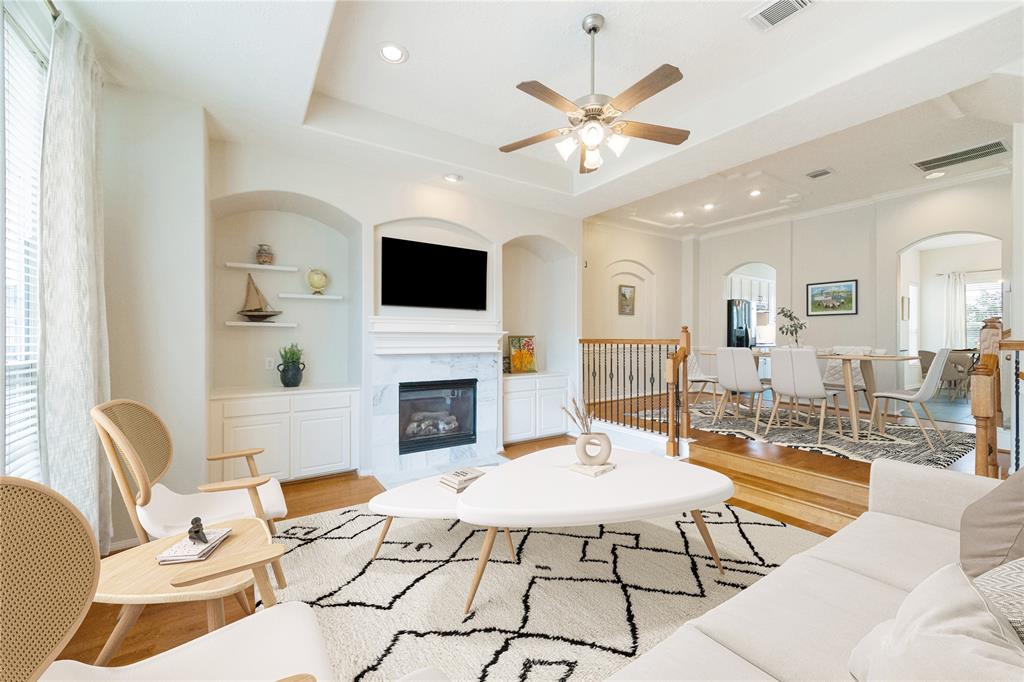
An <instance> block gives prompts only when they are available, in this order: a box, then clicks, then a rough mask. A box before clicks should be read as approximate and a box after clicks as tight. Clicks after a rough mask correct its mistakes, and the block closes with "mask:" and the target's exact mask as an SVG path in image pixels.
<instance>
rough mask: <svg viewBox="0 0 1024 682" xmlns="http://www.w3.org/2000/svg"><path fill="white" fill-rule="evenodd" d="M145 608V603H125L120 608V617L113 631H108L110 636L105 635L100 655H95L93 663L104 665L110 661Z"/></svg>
mask: <svg viewBox="0 0 1024 682" xmlns="http://www.w3.org/2000/svg"><path fill="white" fill-rule="evenodd" d="M144 608H146V605H145V604H125V606H124V609H123V610H122V613H121V617H120V618H119V619H118V621H117V625H115V626H114V631H113V632H111V633H110V637H107V642H106V644H104V645H103V650H102V651H100V655H99V656H97V657H96V663H95V665H106V664H107V663H110V659H112V658H113V657H114V654H116V653H117V650H118V649H120V648H121V643H122V642H123V641H124V638H125V637H126V636H127V635H128V631H129V630H131V629H132V626H133V625H135V621H137V620H138V619H139V616H140V615H142V609H144Z"/></svg>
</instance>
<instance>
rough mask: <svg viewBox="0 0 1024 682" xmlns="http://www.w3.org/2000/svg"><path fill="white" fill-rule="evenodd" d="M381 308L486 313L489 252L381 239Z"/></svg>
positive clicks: (392, 238) (391, 238)
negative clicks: (434, 309) (396, 307)
mask: <svg viewBox="0 0 1024 682" xmlns="http://www.w3.org/2000/svg"><path fill="white" fill-rule="evenodd" d="M380 282H381V301H380V302H381V305H386V306H404V307H409V308H439V309H448V310H486V309H487V252H486V251H481V250H478V249H467V248H462V247H456V246H444V245H441V244H431V243H427V242H419V241H412V240H409V239H397V238H395V237H382V238H381V279H380Z"/></svg>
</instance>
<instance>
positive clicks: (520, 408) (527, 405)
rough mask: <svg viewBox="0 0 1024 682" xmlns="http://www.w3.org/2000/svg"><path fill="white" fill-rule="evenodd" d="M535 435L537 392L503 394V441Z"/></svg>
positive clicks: (533, 436) (528, 438) (518, 439)
mask: <svg viewBox="0 0 1024 682" xmlns="http://www.w3.org/2000/svg"><path fill="white" fill-rule="evenodd" d="M536 437H537V393H536V392H535V391H522V392H517V393H506V394H505V442H506V443H515V442H516V441H520V440H530V439H531V438H536Z"/></svg>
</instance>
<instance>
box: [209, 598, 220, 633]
mask: <svg viewBox="0 0 1024 682" xmlns="http://www.w3.org/2000/svg"><path fill="white" fill-rule="evenodd" d="M222 627H224V600H223V599H209V600H207V602H206V631H207V632H213V631H214V630H216V629H217V628H222Z"/></svg>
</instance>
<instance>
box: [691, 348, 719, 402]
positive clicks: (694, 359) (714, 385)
mask: <svg viewBox="0 0 1024 682" xmlns="http://www.w3.org/2000/svg"><path fill="white" fill-rule="evenodd" d="M686 377H687V379H689V380H690V385H689V386H688V387H687V390H688V391H690V392H693V387H694V386H695V385H696V384H700V391H699V392H698V393H697V397H696V398H694V399H693V402H694V403H695V404H696V403H698V402H700V399H701V396H703V395H704V391H706V390H707V388H708V386H711V403H712V404H713V405H715V404H717V403H718V377H717V376H715V375H713V374H708V373H707V372H705V371H704V368H703V367H701V366H700V355H699V354H698V353H691V354H690V357H689V358H688V359H687V361H686Z"/></svg>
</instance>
